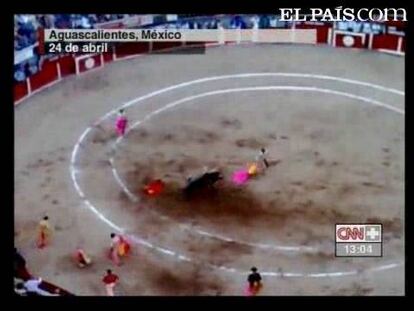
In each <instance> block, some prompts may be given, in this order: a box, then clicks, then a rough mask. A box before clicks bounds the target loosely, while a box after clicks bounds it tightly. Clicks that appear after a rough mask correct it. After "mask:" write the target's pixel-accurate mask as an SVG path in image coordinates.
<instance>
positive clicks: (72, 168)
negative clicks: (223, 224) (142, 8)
mask: <svg viewBox="0 0 414 311" xmlns="http://www.w3.org/2000/svg"><path fill="white" fill-rule="evenodd" d="M269 75H270V76H296V77H312V78H319V79H328V80H336V81H342V82H346V83H351V84H357V85H358V84H359V85H365V86H370V87H374V88H377V89H380V90H386V91H389V92H393V93H396V94H399V95H404V92H402V91H399V90H395V89H389V88H385V87H382V86H378V85H373V84H370V83H367V82H362V81H356V80H350V79H344V78H337V77H332V76H321V75H313V74H298V73H292V74H290V73H251V74H238V75H225V76H216V77H209V78H203V79H198V80H193V81H189V82H185V83H181V84H178V85H173V86H170V87H167V88H164V89H161V90H158V91H155V92H152V93H149V94H147V95H144V96H141V97H138V98H135V99H133V100H131V101H129V102H127V103H124V104H123V105H121V107H122V108H126V107H128V106H131V105H133V104H136V103H138V102H141V101H143V100H145V99H148V98H151V97H153V96H156V95H159V94H162V93H165V92H168V91H171V90H174V89H178V88H181V87H185V86H189V85H192V84H196V83H201V82H207V81H213V80H220V79H229V78H248V77H253V76H256V77H257V76H269ZM121 107H118V108H117V109H113V110H112V111H110V112H108V113H107V114H105V115H104V116H103V117H101V118H100V119H99V120H98V121H97V122H96V123H95V125H98V124H99V123H100V122H102V121H103V120H105V119H106V118H108V117H109V116H111V115H112V114H114V113H116V111H117V110H119V109H120V108H121ZM91 129H92V127H88V128H86V129H85V131H84V132H83V134H82V135H81V136H80V138H79V139H78V141H77V142H76V144H75V146H74V148H73V151H72V156H71V163H70V167H69V169H70V175H71V178H72V182H73V184H74V187H75V189H76V191H77V193H78V195H79V196H80V198H81V200H82V202H83V203H84V204H85V205H86V206H88V207H89V209H90V210H91V211H92V212H93V213H94V214H95V215H97V216H98V218H100V219H101V220H103V221H104V222H106V223H107V224H108V225H109V226H110V227H111V228H113V229H115V230H116V231H118V232H121V233H124V232H125V230H124V229H123V228H121V227H119V226H117V225H115V224H114V223H113V222H111V221H110V220H109V219H107V218H106V217H105V216H104V215H103V214H102V213H101V212H99V211H98V210H97V209H96V208H95V207H94V206H93V205H92V203H90V202H89V201H88V200H86V199H85V195H84V194H83V192H82V191H81V189H80V186H79V183H78V180H77V177H76V175H77V174H76V173H75V172H76V168H75V165H76V157H77V154H78V150H79V146H80V145H81V143H82V141H83V139H84V138H85V137H86V135H87V134H88V133H89V131H90V130H91ZM131 238H132V239H133V240H134V241H135V242H136V243H138V244H141V245H144V246H147V247H149V248H152V249H155V250H157V251H159V252H161V253H165V251H166V250H165V249H163V248H161V247H158V246H155V245H153V244H151V243H149V242H148V241H145V240H143V239H140V238H137V237H136V236H131ZM167 254H169V255H171V256H174V257H175V258H177V259H178V260H180V261H193V260H192V259H190V258H187V257H186V256H183V255H180V254H176V253H174V252H172V251H167ZM209 265H210V266H213V267H214V268H217V269H222V270H226V271H232V272H238V273H243V274H245V273H247V272H240V271H235V269H233V268H227V267H223V266H215V265H211V264H209ZM392 265H393V266H392V268H395V267H398V266H401V265H402V263H393V264H392ZM384 267H385V268H384ZM380 268H383V269H390V268H391V267H390V265H387V266H384V265H382V266H379V267H377V269H380ZM266 273H267V274H268V275H269V276H280V274H277V273H275V272H266ZM349 273H350V272H349V271H347V272H335V276H346V275H347V274H349ZM291 274H294V275H296V276H307V274H301V273H291ZM324 275H325V276H326V277H329V276H330V273H324ZM285 276H286V273H285Z"/></svg>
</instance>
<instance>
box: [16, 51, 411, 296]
mask: <svg viewBox="0 0 414 311" xmlns="http://www.w3.org/2000/svg"><path fill="white" fill-rule="evenodd" d="M166 88H167V89H166ZM403 90H404V58H399V57H394V56H390V55H385V54H379V53H373V52H369V51H361V50H350V49H333V48H330V47H320V46H319V47H310V46H290V45H278V46H270V45H261V46H251V45H249V46H227V47H217V48H211V49H208V50H207V53H206V54H205V55H151V56H144V57H138V58H135V59H131V60H126V61H121V62H116V63H112V64H109V65H107V66H106V67H105V68H103V69H99V70H96V71H93V72H90V73H86V74H84V75H82V76H79V77H70V78H68V79H66V80H64V81H63V82H61V83H59V84H57V85H56V86H53V87H52V88H50V89H47V90H45V91H43V92H41V93H39V94H37V95H35V96H33V97H32V98H30V99H29V100H27V101H26V102H24V103H22V104H21V105H19V106H18V107H17V108H16V109H15V243H16V246H17V247H18V248H19V249H20V250H21V251H22V253H23V254H24V255H25V257H26V258H27V260H28V263H29V267H30V268H31V270H32V271H33V273H35V274H37V275H40V276H42V277H43V278H44V279H47V280H49V281H51V282H54V283H55V284H57V285H59V286H62V287H64V288H66V289H68V290H69V291H72V292H74V293H75V294H78V295H104V294H105V291H104V287H103V286H102V284H101V277H102V275H103V273H104V272H105V270H106V269H107V268H112V269H113V270H114V271H115V272H116V273H117V274H119V276H120V278H121V283H120V286H119V288H118V294H120V295H242V294H243V287H244V282H245V278H246V276H247V273H248V270H249V269H250V267H251V266H252V265H255V266H257V267H258V268H259V271H261V272H262V273H263V277H264V288H263V291H262V293H261V295H402V294H403V293H404V281H405V280H404V227H403V224H404V204H405V202H404V148H405V142H404V93H403ZM154 92H155V93H154ZM145 95H147V96H145ZM143 96H145V97H143ZM125 104H126V105H127V108H126V113H127V115H128V118H129V120H130V125H131V128H130V132H128V134H127V135H126V136H125V137H124V138H123V139H118V140H117V137H116V134H115V132H114V116H115V115H114V114H108V113H110V112H111V111H112V112H113V113H114V112H116V110H117V109H118V108H119V107H120V106H122V105H125ZM262 146H263V147H266V148H267V149H268V152H269V156H268V158H269V160H270V162H271V166H270V168H269V169H268V170H267V171H266V172H265V173H264V174H261V175H258V176H256V177H255V178H254V179H253V180H251V181H250V182H249V183H248V184H247V185H245V186H243V187H235V186H234V185H232V184H231V182H229V179H230V176H231V173H232V172H233V171H234V170H236V169H238V168H240V167H243V166H245V164H246V163H248V162H249V161H252V160H254V158H255V156H256V154H257V151H258V150H259V148H260V147H262ZM204 166H208V167H210V168H212V167H218V168H220V169H221V170H222V172H223V173H224V175H225V180H224V181H223V182H222V184H221V185H220V189H219V190H218V191H217V192H216V193H210V194H209V195H208V196H207V197H205V198H202V199H200V198H199V199H196V200H194V201H191V202H185V201H183V200H182V198H181V196H180V195H179V194H180V192H179V189H180V188H181V187H182V186H183V185H184V182H185V178H186V177H187V176H189V175H192V174H197V173H198V172H201V171H202V169H203V167H204ZM151 178H162V179H163V180H165V182H166V183H167V189H166V192H165V194H164V195H163V196H160V197H157V198H144V197H143V196H142V195H141V188H142V186H143V184H144V183H145V181H147V180H148V179H151ZM80 195H81V196H80ZM82 195H83V197H82ZM45 214H47V215H49V217H50V222H51V224H53V226H54V234H53V240H52V244H51V245H50V247H48V248H47V249H44V250H38V249H37V248H36V247H35V232H36V225H37V223H38V221H39V220H40V219H41V218H42V216H43V215H45ZM342 222H349V223H352V222H356V223H360V222H380V223H383V225H384V256H383V257H382V258H356V259H352V258H335V257H334V230H335V223H342ZM117 230H121V231H123V232H124V233H126V234H127V235H128V236H129V237H130V239H132V240H133V241H134V246H133V253H132V255H131V257H130V258H127V259H126V260H125V261H124V263H123V265H122V266H120V267H114V266H113V265H112V264H111V262H110V261H109V260H108V259H107V258H106V256H105V253H106V251H107V249H108V246H109V242H110V238H109V234H110V233H111V232H115V231H117ZM78 245H81V246H83V247H84V248H85V249H86V250H87V251H88V252H89V253H90V254H91V255H92V256H93V259H94V264H93V266H91V267H90V268H88V269H85V270H79V269H78V268H77V267H75V266H74V264H73V262H72V260H71V254H72V253H73V251H74V250H75V248H76V246H78Z"/></svg>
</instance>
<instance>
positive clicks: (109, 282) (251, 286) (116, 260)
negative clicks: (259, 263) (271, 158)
mask: <svg viewBox="0 0 414 311" xmlns="http://www.w3.org/2000/svg"><path fill="white" fill-rule="evenodd" d="M127 126H128V119H127V117H126V115H125V111H124V110H123V109H120V110H119V111H118V116H117V118H116V123H115V128H116V132H117V134H118V136H124V135H125V133H126V130H127ZM266 154H267V151H266V149H265V148H261V149H260V152H259V154H258V155H257V156H256V159H255V160H256V162H255V163H254V165H253V166H250V167H249V168H248V169H249V174H252V175H254V174H255V173H256V171H257V169H258V168H259V170H263V169H266V168H268V167H269V162H268V161H267V159H266ZM51 233H52V229H51V226H50V224H49V217H48V216H44V217H43V218H42V219H41V220H40V222H39V224H38V232H37V238H36V245H37V247H38V248H39V249H44V248H45V247H47V246H48V245H49V244H50V240H51ZM110 238H111V241H110V247H109V252H108V257H109V259H110V260H111V261H112V263H113V264H114V265H115V266H119V265H120V264H121V259H122V258H123V257H125V256H127V255H128V254H129V253H130V251H131V244H130V243H129V241H128V240H127V239H126V238H125V237H124V236H122V235H120V234H115V233H111V234H110ZM15 251H16V253H17V250H16V249H15ZM19 256H20V255H19ZM19 256H17V257H18V258H20V257H21V256H20V257H19ZM22 258H23V257H21V258H20V259H19V260H20V264H17V266H16V267H15V275H18V277H19V278H22V277H23V278H24V279H25V280H26V281H27V282H29V283H30V282H31V283H30V284H29V283H28V285H27V286H26V287H27V288H29V287H30V288H31V289H32V290H33V288H35V287H36V286H37V287H38V286H39V284H40V283H41V282H42V281H41V279H40V278H33V277H32V276H31V274H30V273H29V272H28V271H27V268H26V263H25V260H24V259H23V263H22V260H21V259H22ZM73 258H74V261H75V263H76V265H77V266H78V267H79V268H85V267H88V266H90V265H91V264H92V263H93V261H92V258H91V256H90V255H89V254H88V253H87V252H86V251H85V250H84V249H83V248H82V247H80V246H78V247H77V248H76V250H75V252H74V256H73ZM102 282H103V283H104V285H105V290H106V293H107V295H108V296H114V295H115V294H114V287H115V285H116V284H118V282H119V277H118V276H117V275H116V274H114V273H113V272H112V270H111V269H107V271H106V274H105V275H104V276H103V277H102ZM32 283H33V284H32ZM35 283H36V284H35ZM262 286H263V285H262V277H261V275H260V274H259V273H258V271H257V268H256V267H252V268H251V273H250V274H249V275H248V278H247V287H246V288H245V291H244V294H245V295H247V296H255V295H257V294H258V293H259V292H260V290H261V288H262ZM20 287H22V286H20ZM23 287H24V286H23ZM37 287H36V288H37ZM38 292H39V293H40V292H42V293H44V295H51V296H59V294H58V293H50V294H45V293H46V292H44V291H42V290H40V289H39V290H38Z"/></svg>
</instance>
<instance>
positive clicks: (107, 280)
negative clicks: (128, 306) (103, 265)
mask: <svg viewBox="0 0 414 311" xmlns="http://www.w3.org/2000/svg"><path fill="white" fill-rule="evenodd" d="M118 280H119V277H118V276H117V275H116V274H115V273H112V270H111V269H108V270H106V275H105V276H104V277H103V278H102V282H103V283H104V284H105V289H106V294H107V295H108V296H115V294H114V287H115V285H116V283H117V282H118Z"/></svg>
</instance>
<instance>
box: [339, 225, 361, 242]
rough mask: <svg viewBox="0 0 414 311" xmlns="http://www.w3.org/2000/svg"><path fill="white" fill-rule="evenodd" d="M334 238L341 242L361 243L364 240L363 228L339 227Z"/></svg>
mask: <svg viewBox="0 0 414 311" xmlns="http://www.w3.org/2000/svg"><path fill="white" fill-rule="evenodd" d="M336 237H337V239H339V240H342V241H363V240H364V239H365V228H364V227H341V228H339V229H338V230H337V231H336Z"/></svg>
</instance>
